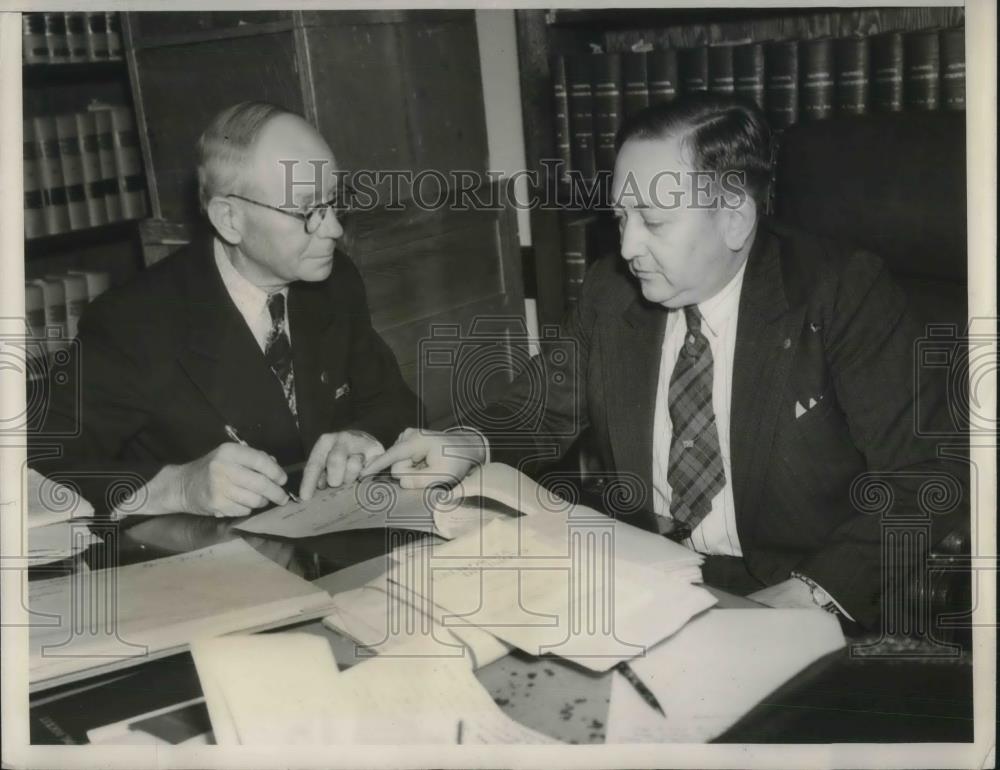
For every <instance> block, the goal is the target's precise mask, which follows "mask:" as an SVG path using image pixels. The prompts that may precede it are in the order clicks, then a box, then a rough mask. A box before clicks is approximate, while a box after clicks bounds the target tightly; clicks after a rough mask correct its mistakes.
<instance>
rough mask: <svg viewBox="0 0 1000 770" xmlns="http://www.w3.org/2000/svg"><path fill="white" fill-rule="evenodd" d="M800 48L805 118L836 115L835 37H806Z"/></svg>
mask: <svg viewBox="0 0 1000 770" xmlns="http://www.w3.org/2000/svg"><path fill="white" fill-rule="evenodd" d="M800 51H801V58H802V62H801V73H800V74H801V78H802V119H803V120H825V119H826V118H829V117H830V116H831V115H833V90H834V84H833V66H834V64H833V40H832V39H831V38H827V37H821V38H816V39H815V40H803V41H802V44H801V47H800Z"/></svg>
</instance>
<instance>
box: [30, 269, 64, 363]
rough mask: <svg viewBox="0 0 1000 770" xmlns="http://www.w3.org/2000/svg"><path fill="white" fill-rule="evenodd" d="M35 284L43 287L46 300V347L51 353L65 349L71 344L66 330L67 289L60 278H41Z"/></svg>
mask: <svg viewBox="0 0 1000 770" xmlns="http://www.w3.org/2000/svg"><path fill="white" fill-rule="evenodd" d="M35 284H36V285H37V286H38V287H39V288H41V290H42V296H43V298H44V301H45V347H46V348H47V349H48V351H49V353H55V352H57V351H59V350H64V349H65V348H66V347H67V346H68V345H69V339H68V337H67V332H66V290H65V288H64V287H63V283H62V281H61V280H59V279H58V278H50V277H48V276H46V277H45V278H40V279H38V280H37V281H35Z"/></svg>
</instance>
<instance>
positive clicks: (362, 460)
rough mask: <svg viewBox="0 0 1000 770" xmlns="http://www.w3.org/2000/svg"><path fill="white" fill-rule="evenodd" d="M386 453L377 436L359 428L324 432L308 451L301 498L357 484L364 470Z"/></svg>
mask: <svg viewBox="0 0 1000 770" xmlns="http://www.w3.org/2000/svg"><path fill="white" fill-rule="evenodd" d="M383 452H385V448H384V447H383V446H382V444H381V443H380V442H379V440H378V439H376V438H375V437H374V436H369V435H368V434H367V433H365V432H363V431H360V430H345V431H340V432H339V433H324V434H323V435H322V436H320V437H319V438H318V439H317V440H316V444H315V445H314V446H313V448H312V451H311V452H310V453H309V459H308V460H307V461H306V467H305V470H304V471H303V472H302V486H301V488H300V490H299V497H301V498H302V499H303V500H308V499H309V498H311V497H312V496H313V494H314V493H315V492H316V489H317V488H318V489H323V488H325V487H339V486H340V485H342V484H352V483H354V482H355V481H357V480H358V476H360V475H361V469H362V468H363V467H364V466H365V465H367V464H368V463H370V462H372V461H373V460H374V459H375V458H376V457H378V456H379V455H381V454H382V453H383Z"/></svg>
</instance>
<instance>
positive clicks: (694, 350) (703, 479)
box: [667, 305, 726, 530]
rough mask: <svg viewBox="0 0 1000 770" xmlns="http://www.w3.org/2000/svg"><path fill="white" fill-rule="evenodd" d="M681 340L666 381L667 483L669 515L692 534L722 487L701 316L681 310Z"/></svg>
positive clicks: (709, 357) (709, 358) (709, 364)
mask: <svg viewBox="0 0 1000 770" xmlns="http://www.w3.org/2000/svg"><path fill="white" fill-rule="evenodd" d="M684 316H685V318H686V319H687V335H686V336H685V337H684V346H683V347H682V348H681V352H680V355H679V356H678V357H677V364H676V365H675V366H674V372H673V374H672V375H671V377H670V391H669V396H668V404H669V409H670V420H671V422H672V423H673V440H672V441H671V442H670V460H669V463H668V465H667V483H668V484H669V485H670V492H671V494H670V515H671V516H673V517H674V518H675V519H678V520H680V521H683V522H684V523H685V524H687V525H688V526H689V527H690V528H691V529H692V530H693V529H694V528H695V527H697V526H698V524H700V523H701V520H702V519H704V518H705V516H706V515H707V514H708V512H709V511H710V510H711V509H712V500H713V499H714V498H715V496H716V495H717V494H718V493H719V492H720V491H721V490H722V488H723V487H724V486H725V484H726V472H725V470H724V469H723V467H722V453H721V451H720V450H719V431H718V429H717V428H716V425H715V412H714V411H713V410H712V349H711V348H710V347H709V346H708V339H707V338H706V337H705V335H704V334H702V331H701V313H699V312H698V308H697V307H696V306H695V305H688V306H687V307H685V308H684Z"/></svg>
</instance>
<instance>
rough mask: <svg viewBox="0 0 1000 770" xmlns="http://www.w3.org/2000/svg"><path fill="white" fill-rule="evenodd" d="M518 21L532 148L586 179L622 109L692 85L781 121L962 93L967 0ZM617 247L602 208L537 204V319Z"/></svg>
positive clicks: (607, 13) (917, 103) (554, 310)
mask: <svg viewBox="0 0 1000 770" xmlns="http://www.w3.org/2000/svg"><path fill="white" fill-rule="evenodd" d="M517 28H518V53H519V58H520V63H521V92H522V98H523V100H524V131H525V148H526V154H527V159H528V165H529V168H531V169H533V170H535V171H536V173H538V174H539V178H540V179H542V180H545V169H544V167H543V165H542V161H543V160H546V159H561V160H562V161H563V163H564V167H568V168H570V169H576V170H577V171H578V172H580V174H581V175H582V176H583V177H584V178H587V177H590V176H592V175H593V173H594V171H595V170H598V171H599V170H601V169H602V168H604V169H607V168H608V167H609V164H610V163H612V162H613V147H612V146H611V145H612V142H613V137H614V132H615V131H616V130H617V128H618V126H620V125H621V121H622V120H623V118H625V117H627V115H628V114H630V113H631V112H632V111H634V110H636V109H639V108H641V107H642V106H644V105H645V104H647V103H650V102H655V101H657V100H658V99H662V100H666V101H669V100H670V99H672V98H676V95H677V94H679V93H683V92H685V91H697V90H708V91H720V92H735V93H739V94H742V95H743V96H745V97H747V98H750V99H753V100H755V101H757V102H758V103H759V104H760V106H761V107H762V109H764V111H765V112H766V113H767V114H768V117H769V119H770V122H771V124H772V127H774V128H776V129H778V130H779V131H780V130H781V129H782V128H784V127H787V126H789V125H792V124H794V123H796V122H799V121H807V120H825V119H828V118H834V117H840V116H844V115H860V114H865V113H868V112H880V111H891V112H895V111H903V112H908V113H913V116H914V117H913V119H914V120H919V119H920V115H921V114H922V113H926V112H933V111H938V110H964V105H965V92H964V89H965V83H964V74H965V71H964V11H963V9H962V8H961V7H940V8H864V9H838V8H811V9H796V8H768V9H723V8H714V9H628V10H621V11H619V10H610V9H587V10H572V9H560V10H549V11H545V10H537V11H536V10H524V11H518V12H517ZM540 186H548V187H549V189H553V188H554V189H559V190H562V191H565V190H566V189H567V181H566V180H565V179H560V180H545V181H542V182H541V185H540ZM608 253H617V234H616V232H615V230H614V225H613V221H612V220H611V218H610V216H609V215H608V214H607V212H602V211H601V210H600V208H599V207H587V206H584V207H577V208H575V209H574V210H562V211H538V210H536V211H533V212H532V254H531V255H530V256H531V257H532V258H533V259H532V261H533V269H534V273H535V284H536V287H537V301H538V310H539V320H540V322H542V323H552V322H557V321H558V320H559V319H560V318H561V316H562V314H563V313H564V311H565V310H566V309H567V308H568V307H569V306H571V305H572V302H573V301H574V293H575V290H576V289H577V287H578V286H579V285H580V283H581V282H582V276H583V270H584V269H585V267H586V265H587V264H589V262H591V261H593V260H594V259H597V258H600V257H601V256H604V255H606V254H608Z"/></svg>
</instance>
